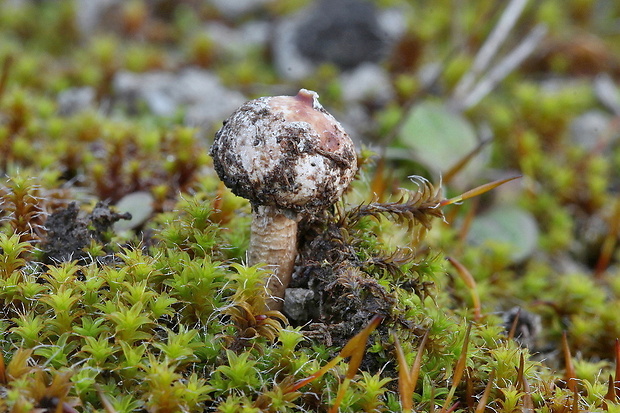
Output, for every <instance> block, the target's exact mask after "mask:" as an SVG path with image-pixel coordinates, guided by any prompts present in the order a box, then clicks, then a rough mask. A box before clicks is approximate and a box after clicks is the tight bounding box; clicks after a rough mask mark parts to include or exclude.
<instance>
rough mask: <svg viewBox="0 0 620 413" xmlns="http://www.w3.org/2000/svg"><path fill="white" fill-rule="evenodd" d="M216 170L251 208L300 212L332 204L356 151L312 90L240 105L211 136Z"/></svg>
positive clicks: (346, 178) (345, 181)
mask: <svg viewBox="0 0 620 413" xmlns="http://www.w3.org/2000/svg"><path fill="white" fill-rule="evenodd" d="M210 154H211V156H212V157H213V163H214V166H215V170H216V171H217V173H218V175H219V177H220V179H221V180H222V181H224V183H225V184H226V186H228V187H229V188H230V189H231V190H232V191H233V193H235V194H236V195H238V196H241V197H244V198H246V199H249V200H250V202H251V203H252V205H254V206H258V205H272V206H277V207H279V208H283V209H288V210H293V211H304V210H310V211H311V210H315V209H321V208H325V207H327V206H329V205H331V204H333V203H334V202H335V201H336V200H337V199H338V197H340V195H342V193H343V191H344V190H345V189H346V188H347V187H348V185H349V183H350V182H351V180H352V179H353V176H354V175H355V172H356V170H357V159H356V154H355V147H354V145H353V142H352V141H351V138H350V137H349V135H348V134H347V133H346V132H345V131H344V129H343V128H342V126H341V125H340V123H338V121H337V120H336V119H335V118H334V117H333V116H332V115H330V114H329V113H327V111H326V110H325V109H323V107H322V106H321V104H320V103H319V101H318V95H317V94H316V93H315V92H312V91H308V90H305V89H302V90H300V91H299V93H298V94H297V96H274V97H263V98H259V99H255V100H252V101H249V102H247V103H245V104H243V105H242V106H241V107H240V108H239V109H237V110H236V111H235V112H234V113H233V114H232V115H231V116H230V117H229V118H228V119H227V120H226V121H225V122H224V126H223V127H222V129H220V130H219V132H218V133H217V134H216V135H215V141H214V142H213V146H212V147H211V151H210Z"/></svg>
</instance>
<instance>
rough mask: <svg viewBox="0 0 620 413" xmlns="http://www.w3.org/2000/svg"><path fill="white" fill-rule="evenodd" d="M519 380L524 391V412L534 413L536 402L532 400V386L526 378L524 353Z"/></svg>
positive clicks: (520, 361)
mask: <svg viewBox="0 0 620 413" xmlns="http://www.w3.org/2000/svg"><path fill="white" fill-rule="evenodd" d="M517 376H518V378H519V385H520V387H521V390H522V391H523V406H522V407H523V412H524V413H533V412H534V401H533V400H532V392H531V390H530V384H529V383H528V382H527V379H526V378H525V358H524V357H523V353H521V356H520V359H519V371H518V374H517Z"/></svg>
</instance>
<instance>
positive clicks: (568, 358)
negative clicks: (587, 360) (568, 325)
mask: <svg viewBox="0 0 620 413" xmlns="http://www.w3.org/2000/svg"><path fill="white" fill-rule="evenodd" d="M562 351H563V353H564V364H565V366H566V367H565V369H566V372H565V373H564V377H565V380H566V387H568V389H569V390H571V391H572V392H576V391H577V377H575V366H574V365H573V357H572V355H571V353H570V347H569V346H568V338H567V337H566V331H564V333H562Z"/></svg>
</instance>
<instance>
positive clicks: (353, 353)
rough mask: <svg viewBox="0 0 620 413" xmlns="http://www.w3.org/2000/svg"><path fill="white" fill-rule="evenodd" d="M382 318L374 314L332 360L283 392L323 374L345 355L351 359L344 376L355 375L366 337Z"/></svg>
mask: <svg viewBox="0 0 620 413" xmlns="http://www.w3.org/2000/svg"><path fill="white" fill-rule="evenodd" d="M382 320H383V317H382V316H379V315H376V316H374V317H373V318H372V320H370V323H368V325H367V326H366V327H364V329H363V330H362V331H360V332H359V333H357V334H356V335H355V336H354V337H353V338H351V339H350V340H349V341H348V342H347V344H346V345H345V346H344V347H343V349H342V350H341V351H340V353H339V354H338V356H336V357H334V359H333V360H331V361H330V362H329V363H327V364H326V365H325V366H323V367H322V368H321V369H320V370H319V371H317V372H316V373H314V374H311V375H310V376H308V377H306V378H305V379H301V380H299V381H297V382H296V383H295V384H293V385H292V386H289V387H287V388H286V389H285V390H284V393H289V392H292V391H296V390H299V389H300V388H302V387H303V386H305V385H306V384H308V383H311V382H312V381H314V380H316V379H318V378H319V377H321V376H323V375H324V374H325V373H327V372H328V371H329V370H330V369H331V368H333V367H334V366H336V364H338V363H339V362H340V361H342V360H343V359H345V358H347V357H351V360H350V361H349V368H348V370H347V374H346V378H347V379H349V380H350V379H351V378H353V376H355V373H356V372H357V369H358V368H359V366H360V364H361V363H362V358H363V357H364V353H365V351H366V342H367V341H368V337H369V336H370V334H371V333H372V332H373V331H374V330H375V329H376V328H377V326H378V325H379V324H380V323H381V321H382ZM345 390H346V389H345Z"/></svg>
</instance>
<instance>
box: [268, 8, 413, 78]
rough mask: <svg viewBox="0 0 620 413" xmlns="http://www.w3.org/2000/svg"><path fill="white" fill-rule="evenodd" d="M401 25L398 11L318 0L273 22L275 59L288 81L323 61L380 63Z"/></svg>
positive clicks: (403, 24)
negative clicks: (274, 24) (274, 25)
mask: <svg viewBox="0 0 620 413" xmlns="http://www.w3.org/2000/svg"><path fill="white" fill-rule="evenodd" d="M405 29H406V21H405V17H404V14H403V13H402V12H399V11H398V10H397V9H387V10H378V9H377V8H376V7H375V6H374V4H373V3H371V2H369V1H365V0H319V1H316V2H315V3H314V4H313V5H312V6H310V7H308V8H306V9H303V10H301V11H300V12H298V13H296V14H294V15H292V16H289V17H287V18H285V19H283V20H281V21H280V22H279V23H278V25H277V26H276V28H275V33H274V36H273V39H274V40H273V55H274V63H275V65H276V68H277V70H278V72H279V73H280V75H281V76H283V77H285V78H287V79H291V80H299V79H302V78H304V77H306V76H308V75H310V74H311V73H312V72H313V71H314V69H315V68H316V66H317V65H319V64H321V63H326V62H328V63H333V64H335V65H337V66H339V67H340V68H341V69H343V70H351V69H354V68H356V67H357V66H359V65H361V64H363V63H367V62H379V61H381V60H382V59H383V58H384V57H386V56H387V55H388V54H389V52H390V50H391V47H392V45H393V43H394V42H395V41H396V40H398V39H399V38H400V36H402V34H403V33H404V30H405Z"/></svg>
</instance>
